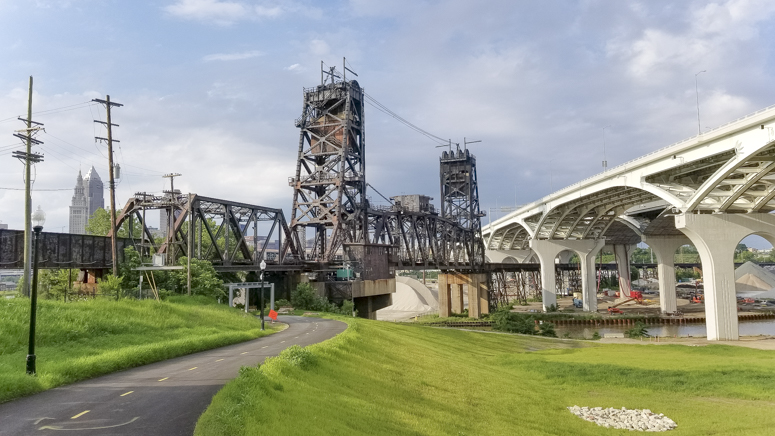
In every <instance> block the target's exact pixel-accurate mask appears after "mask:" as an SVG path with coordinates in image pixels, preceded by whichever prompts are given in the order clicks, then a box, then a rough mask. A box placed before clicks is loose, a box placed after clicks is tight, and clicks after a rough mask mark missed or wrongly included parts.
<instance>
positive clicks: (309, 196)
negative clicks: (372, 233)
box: [290, 68, 367, 262]
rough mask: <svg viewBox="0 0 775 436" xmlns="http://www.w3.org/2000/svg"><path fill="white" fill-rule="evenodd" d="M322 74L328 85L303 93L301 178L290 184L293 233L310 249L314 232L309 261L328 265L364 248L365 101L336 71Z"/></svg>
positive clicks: (298, 175) (356, 87)
mask: <svg viewBox="0 0 775 436" xmlns="http://www.w3.org/2000/svg"><path fill="white" fill-rule="evenodd" d="M322 73H323V74H327V75H328V79H327V80H321V85H320V86H317V87H315V88H306V89H304V108H303V110H302V114H301V117H299V119H297V120H296V126H297V127H299V128H300V129H301V133H300V136H299V156H298V160H297V162H296V177H295V178H294V179H291V180H290V184H291V186H293V211H292V213H291V228H292V229H293V231H295V232H297V234H298V235H299V237H300V239H301V240H302V245H306V244H305V239H306V237H307V236H306V233H307V228H308V227H312V228H313V229H314V233H315V236H314V242H313V245H312V250H311V257H312V259H310V260H313V261H318V262H329V261H332V260H334V256H335V255H336V254H337V250H339V249H340V248H341V247H342V244H343V243H345V242H353V243H360V242H364V229H366V228H367V222H366V220H367V214H366V209H367V206H366V204H365V198H366V196H365V194H366V178H365V169H366V167H365V155H364V147H365V140H364V100H363V90H362V89H361V87H360V86H359V85H358V82H356V81H355V80H352V81H349V82H348V81H346V80H338V81H337V79H338V78H339V76H338V74H337V72H336V71H335V70H334V69H333V68H331V69H330V71H322ZM323 74H321V79H322V78H323V77H325V76H323ZM307 257H309V256H307Z"/></svg>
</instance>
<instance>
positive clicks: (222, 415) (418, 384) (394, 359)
mask: <svg viewBox="0 0 775 436" xmlns="http://www.w3.org/2000/svg"><path fill="white" fill-rule="evenodd" d="M347 322H348V323H349V324H350V327H349V328H348V330H347V331H346V332H344V333H343V334H341V335H339V336H338V337H336V338H334V339H332V340H329V341H327V342H323V343H321V344H317V345H313V346H310V347H308V348H307V350H309V352H307V353H302V352H301V351H300V350H295V351H294V352H284V353H283V354H281V356H280V357H278V358H275V359H271V360H269V361H268V362H267V363H266V364H265V365H263V366H261V367H260V368H255V369H243V371H241V375H240V376H239V377H238V378H237V379H235V380H233V381H231V382H230V383H229V384H227V385H226V386H225V387H224V389H222V390H221V391H220V392H219V393H218V394H217V395H216V396H215V397H214V400H213V402H212V404H211V405H210V407H209V408H208V409H207V411H206V412H205V413H204V414H203V415H202V417H201V418H200V420H199V422H198V424H197V427H196V432H195V434H196V435H200V436H204V435H207V436H209V435H254V434H271V435H298V434H310V435H334V434H341V435H361V434H363V435H571V434H572V435H601V434H611V435H619V434H632V433H630V432H628V431H626V430H615V429H605V428H603V427H598V426H597V425H596V424H593V423H590V422H586V421H583V420H581V419H579V418H577V417H576V416H574V415H572V414H571V413H570V412H568V411H567V410H566V407H568V406H573V405H579V406H589V407H616V408H621V407H627V408H633V409H651V410H652V411H653V412H655V413H664V414H665V415H667V416H668V417H670V418H672V419H673V420H675V421H676V422H677V423H678V428H677V429H676V430H673V431H671V432H670V434H675V435H770V434H773V433H775V366H774V364H773V362H775V360H774V359H773V358H774V357H775V354H773V353H774V352H772V351H761V350H753V349H748V348H742V347H730V346H720V345H711V346H704V347H687V346H678V345H672V346H656V345H652V346H649V345H607V344H600V343H593V342H583V341H571V340H559V339H547V338H537V337H529V336H519V335H506V334H499V333H481V332H467V331H459V330H452V329H442V328H433V327H425V326H418V325H408V324H393V323H385V322H376V321H368V320H360V319H356V320H348V321H347Z"/></svg>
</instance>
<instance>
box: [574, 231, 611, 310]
mask: <svg viewBox="0 0 775 436" xmlns="http://www.w3.org/2000/svg"><path fill="white" fill-rule="evenodd" d="M589 242H593V243H594V244H589V245H591V246H590V247H588V248H586V249H580V250H578V251H577V253H578V255H579V258H580V259H579V260H580V263H581V295H582V298H581V299H582V300H583V304H584V305H583V307H584V312H597V275H596V274H595V257H596V256H597V253H599V252H600V250H601V249H602V248H603V246H604V245H605V240H604V239H597V240H592V241H589Z"/></svg>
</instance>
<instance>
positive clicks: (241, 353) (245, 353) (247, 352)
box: [240, 351, 248, 354]
mask: <svg viewBox="0 0 775 436" xmlns="http://www.w3.org/2000/svg"><path fill="white" fill-rule="evenodd" d="M240 354H248V352H247V351H246V352H244V353H240Z"/></svg>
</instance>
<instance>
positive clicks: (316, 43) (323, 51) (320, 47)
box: [309, 39, 331, 56]
mask: <svg viewBox="0 0 775 436" xmlns="http://www.w3.org/2000/svg"><path fill="white" fill-rule="evenodd" d="M309 50H310V52H311V53H312V54H313V55H315V56H325V55H327V54H328V53H329V51H331V48H330V47H329V46H328V43H327V42H325V41H323V40H322V39H313V40H312V41H310V43H309Z"/></svg>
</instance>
